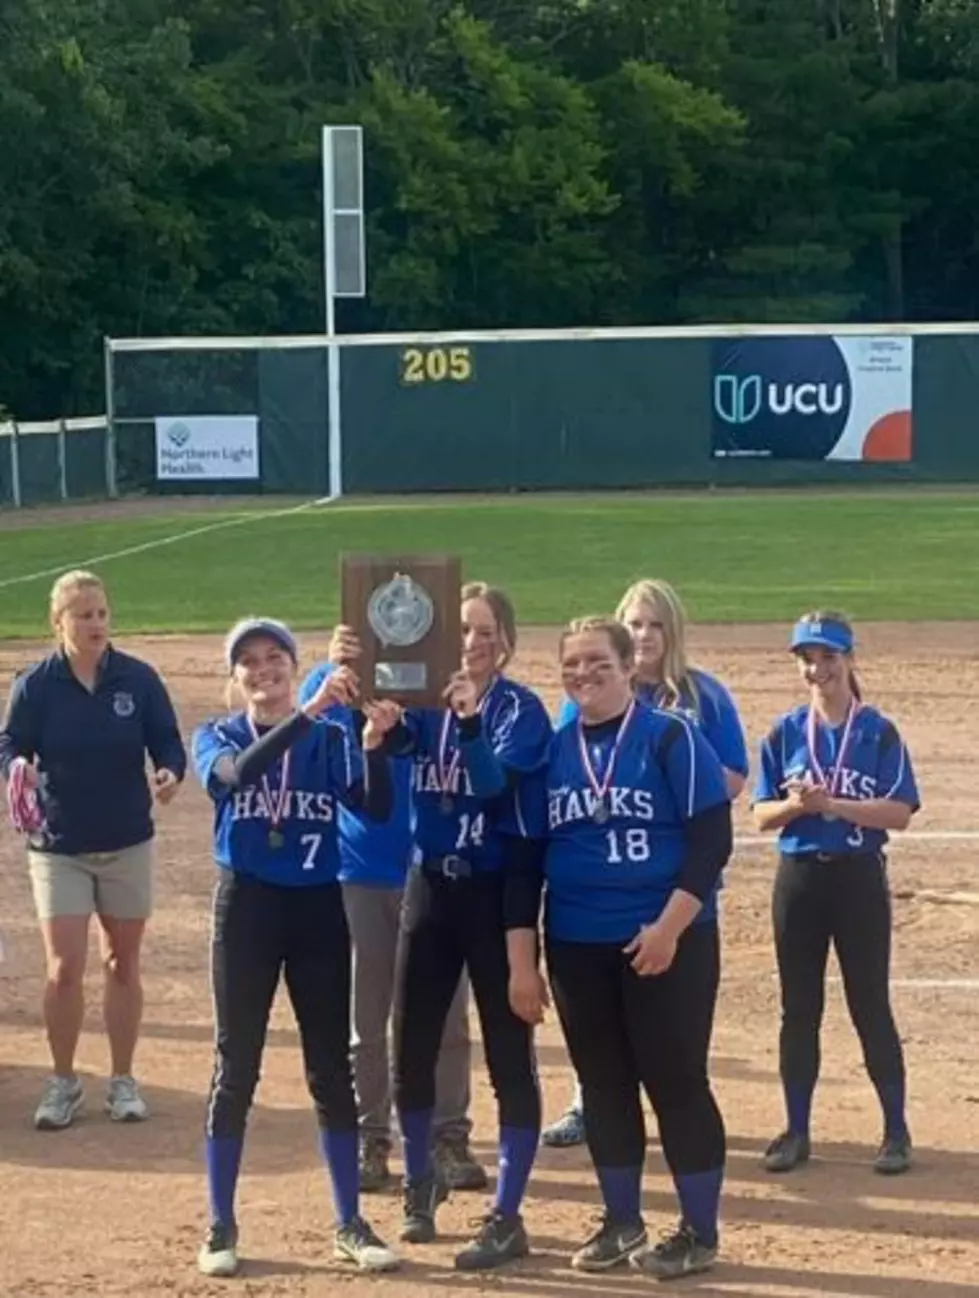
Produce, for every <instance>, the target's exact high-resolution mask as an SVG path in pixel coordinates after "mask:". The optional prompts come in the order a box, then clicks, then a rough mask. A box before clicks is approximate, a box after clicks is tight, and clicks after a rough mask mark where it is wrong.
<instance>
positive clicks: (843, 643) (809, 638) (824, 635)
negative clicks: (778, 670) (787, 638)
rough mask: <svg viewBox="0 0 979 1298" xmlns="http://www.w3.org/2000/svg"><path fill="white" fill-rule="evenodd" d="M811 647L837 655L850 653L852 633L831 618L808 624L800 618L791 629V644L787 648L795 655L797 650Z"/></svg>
mask: <svg viewBox="0 0 979 1298" xmlns="http://www.w3.org/2000/svg"><path fill="white" fill-rule="evenodd" d="M812 646H818V647H819V648H820V649H829V650H830V651H831V652H832V653H837V654H848V653H852V651H853V632H852V631H851V630H850V628H849V627H848V626H844V625H843V623H842V622H834V621H833V620H832V619H831V618H826V619H824V620H823V621H822V622H810V621H808V620H807V619H806V618H801V619H800V620H799V621H798V622H796V624H795V626H794V627H793V628H792V643H791V644H790V646H789V648H790V649H791V650H792V652H793V653H795V651H796V650H797V649H806V648H810V647H812Z"/></svg>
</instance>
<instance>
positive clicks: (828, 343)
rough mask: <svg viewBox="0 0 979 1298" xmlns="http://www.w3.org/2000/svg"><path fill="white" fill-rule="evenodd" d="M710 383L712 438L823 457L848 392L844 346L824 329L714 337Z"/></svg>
mask: <svg viewBox="0 0 979 1298" xmlns="http://www.w3.org/2000/svg"><path fill="white" fill-rule="evenodd" d="M712 388H713V391H712V397H713V407H714V420H715V425H714V427H715V438H716V439H717V441H716V445H719V446H721V447H722V448H730V451H731V452H732V453H734V452H737V453H753V454H759V455H770V456H773V457H775V458H779V457H785V458H799V459H822V458H823V457H824V456H825V455H826V454H827V453H828V452H829V451H830V450H831V449H832V447H833V446H834V445H835V443H836V441H837V440H838V438H839V436H840V434H841V433H842V432H843V428H844V426H845V425H846V421H847V418H848V417H849V413H850V403H851V399H852V391H851V382H850V373H849V369H848V368H847V364H846V361H845V360H844V358H843V354H842V352H841V351H840V349H839V347H837V345H836V343H835V341H834V340H833V339H832V338H829V337H822V336H820V337H812V336H810V337H807V336H800V337H784V338H783V337H775V338H739V339H730V340H726V341H725V342H723V343H718V344H717V345H715V349H714V375H713V384H712ZM722 429H726V430H728V431H726V432H721V431H720V430H722ZM735 429H739V430H743V431H740V432H735V431H734V430H735Z"/></svg>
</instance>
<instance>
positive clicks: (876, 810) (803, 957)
mask: <svg viewBox="0 0 979 1298" xmlns="http://www.w3.org/2000/svg"><path fill="white" fill-rule="evenodd" d="M790 647H791V650H792V652H793V653H794V654H795V656H796V660H797V662H798V665H799V672H800V675H801V676H802V679H803V681H804V682H805V683H806V685H807V686H808V687H809V694H810V697H809V702H808V704H807V705H805V706H803V707H799V708H795V709H793V711H791V712H788V713H786V714H785V716H783V717H781V718H780V719H779V720H778V721H777V722H776V723H775V725H774V726H773V728H772V730H771V732H770V734H769V735H768V737H767V738H766V739H765V741H764V743H763V744H762V749H761V769H760V771H759V773H758V783H757V787H756V789H755V800H754V815H755V822H756V824H757V826H758V828H759V830H761V831H763V832H766V831H771V830H778V831H779V851H780V860H779V866H778V873H777V874H776V877H775V887H774V893H773V899H772V916H773V921H774V929H775V949H776V954H777V958H778V970H779V978H780V980H781V991H782V1027H781V1038H780V1071H781V1077H782V1085H783V1088H784V1091H785V1105H786V1110H787V1115H788V1125H787V1127H786V1130H785V1131H784V1132H783V1133H782V1134H781V1135H780V1136H778V1137H777V1138H776V1139H775V1140H774V1141H773V1142H772V1144H771V1145H770V1146H769V1147H768V1150H767V1152H766V1154H765V1165H766V1167H767V1168H768V1170H769V1171H772V1172H787V1171H790V1170H791V1169H792V1168H794V1167H796V1166H797V1165H798V1164H799V1163H803V1162H805V1161H806V1160H807V1159H808V1157H809V1116H810V1110H811V1107H812V1096H813V1091H814V1090H815V1086H816V1078H817V1075H818V1072H819V1028H820V1023H821V1021H822V1015H823V997H824V984H825V978H826V961H827V957H828V954H829V946H830V942H832V944H833V946H834V948H835V950H836V955H837V958H838V960H839V962H840V971H841V973H842V975H843V988H844V992H845V994H846V1002H847V1006H848V1008H849V1011H850V1018H851V1020H852V1022H853V1026H854V1027H855V1028H856V1031H857V1035H858V1037H859V1038H860V1044H861V1046H862V1048H863V1056H864V1061H865V1064H866V1067H867V1072H868V1073H869V1075H870V1079H871V1081H872V1082H873V1084H874V1087H875V1089H876V1091H877V1094H878V1096H879V1098H880V1104H881V1108H882V1109H883V1117H884V1136H883V1141H882V1143H881V1145H880V1148H879V1150H878V1153H877V1157H876V1160H875V1162H874V1167H875V1170H876V1171H878V1172H880V1173H883V1174H885V1175H886V1174H895V1173H900V1172H905V1171H907V1169H908V1168H909V1167H910V1166H911V1137H910V1135H909V1133H908V1126H907V1122H906V1120H905V1114H904V1101H905V1072H904V1056H903V1052H902V1049H901V1042H900V1039H899V1037H898V1034H897V1029H896V1027H895V1025H894V1016H893V1014H892V1013H891V1004H890V954H891V905H890V895H889V890H888V885H887V873H886V863H885V858H884V850H883V849H884V845H885V843H886V842H887V838H888V831H890V830H903V829H906V828H907V826H908V824H909V823H910V820H911V817H912V815H913V814H914V812H915V811H917V810H918V807H919V806H920V803H919V799H918V790H917V786H916V783H915V777H914V771H913V769H912V766H911V759H910V757H909V755H908V751H907V748H906V747H905V744H904V741H903V740H902V739H901V736H900V734H899V733H898V730H897V727H896V726H895V725H894V723H893V721H891V720H890V719H889V718H888V717H885V716H884V715H882V714H881V713H880V712H878V711H877V709H876V708H874V707H871V706H869V705H868V704H866V703H864V702H863V701H862V700H861V696H860V688H859V685H858V682H857V679H856V675H855V673H854V668H853V650H854V635H853V629H852V627H851V626H850V623H849V622H848V621H847V620H846V619H845V618H843V617H842V616H841V615H840V614H838V613H829V612H826V613H821V612H815V613H808V614H806V615H805V616H804V617H803V618H801V619H800V620H799V621H798V622H797V623H796V625H795V628H794V630H793V632H792V639H791V646H790Z"/></svg>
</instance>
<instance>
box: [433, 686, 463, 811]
mask: <svg viewBox="0 0 979 1298" xmlns="http://www.w3.org/2000/svg"><path fill="white" fill-rule="evenodd" d="M454 716H455V713H454V712H453V711H452V709H451V708H446V709H445V715H444V716H443V717H442V732H441V734H440V735H439V756H438V774H439V790H440V796H439V811H441V813H442V815H443V816H451V815H452V811H453V808H454V807H455V799H454V798H453V796H452V790H453V788H454V787H455V786H456V784H457V783H458V779H459V749H458V748H456V750H455V752H454V753H453V754H452V756H451V758H450V757H448V751H449V732H450V730H451V729H452V719H453V717H454Z"/></svg>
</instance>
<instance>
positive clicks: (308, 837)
mask: <svg viewBox="0 0 979 1298" xmlns="http://www.w3.org/2000/svg"><path fill="white" fill-rule="evenodd" d="M322 841H323V835H322V834H303V836H302V838H300V840H299V842H300V845H301V846H302V847H305V848H307V852H306V859H305V860H304V861H303V869H304V870H315V869H316V854H317V852H318V851H319V850H320V843H322Z"/></svg>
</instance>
